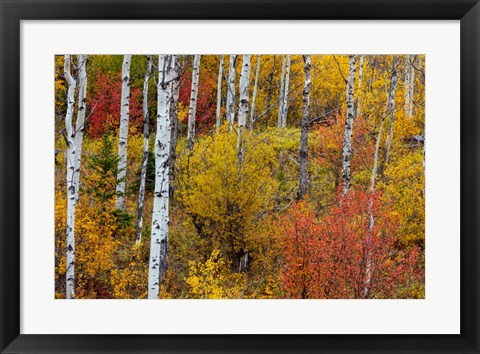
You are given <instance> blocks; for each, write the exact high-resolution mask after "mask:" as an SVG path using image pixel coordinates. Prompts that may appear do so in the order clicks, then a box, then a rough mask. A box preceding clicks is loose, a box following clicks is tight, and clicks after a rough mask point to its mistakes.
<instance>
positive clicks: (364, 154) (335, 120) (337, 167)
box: [312, 112, 376, 183]
mask: <svg viewBox="0 0 480 354" xmlns="http://www.w3.org/2000/svg"><path fill="white" fill-rule="evenodd" d="M344 129H345V113H344V112H339V113H336V114H334V115H332V116H331V117H330V118H329V119H328V120H326V121H325V122H323V123H322V124H317V126H316V127H315V128H314V130H313V135H314V138H313V140H314V144H313V146H314V147H313V151H312V152H313V153H314V154H315V155H316V156H317V158H316V159H317V162H318V164H319V165H320V166H325V167H327V168H328V169H329V170H331V171H333V172H334V174H335V179H336V182H337V183H340V178H341V171H342V147H343V139H344ZM370 130H371V128H370V127H369V125H368V122H367V121H366V120H365V119H361V118H358V119H355V122H354V126H353V134H352V144H353V155H352V162H351V170H352V173H356V172H358V171H360V170H362V169H364V168H365V161H372V160H373V154H374V152H375V142H376V141H375V136H374V135H373V134H372V133H371V131H370ZM315 155H314V156H315Z"/></svg>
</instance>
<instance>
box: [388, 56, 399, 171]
mask: <svg viewBox="0 0 480 354" xmlns="http://www.w3.org/2000/svg"><path fill="white" fill-rule="evenodd" d="M397 64H398V57H396V56H394V57H393V62H392V76H391V79H390V94H389V98H388V113H389V116H390V119H389V121H388V135H387V139H386V153H385V162H387V161H389V160H390V152H391V148H392V141H393V127H394V124H395V92H396V90H397Z"/></svg>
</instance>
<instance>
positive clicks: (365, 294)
mask: <svg viewBox="0 0 480 354" xmlns="http://www.w3.org/2000/svg"><path fill="white" fill-rule="evenodd" d="M384 125H385V118H384V119H382V123H381V124H380V129H379V131H378V135H377V142H376V144H375V155H374V158H373V168H372V176H371V178H370V200H369V205H368V214H369V218H370V221H369V225H368V240H367V252H366V256H365V258H366V260H365V265H366V266H365V287H364V290H363V297H364V298H367V297H368V295H369V293H370V282H371V280H372V256H371V247H372V244H371V240H372V232H373V227H374V226H375V218H374V216H373V199H372V198H373V192H374V191H375V179H376V176H377V171H378V153H379V150H380V140H381V139H382V134H383V126H384Z"/></svg>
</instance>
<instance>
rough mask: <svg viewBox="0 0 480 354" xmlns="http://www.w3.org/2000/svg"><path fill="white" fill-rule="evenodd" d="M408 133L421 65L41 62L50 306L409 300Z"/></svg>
mask: <svg viewBox="0 0 480 354" xmlns="http://www.w3.org/2000/svg"><path fill="white" fill-rule="evenodd" d="M424 123H425V56H424V55H414V54H406V55H361V54H358V55H289V54H285V55H280V54H277V55H57V56H56V57H55V298H59V299H65V298H67V299H74V298H75V299H98V298H100V299H117V298H118V299H120V298H122V299H143V298H149V299H159V298H160V299H163V298H173V299H178V298H188V299H200V298H201V299H207V298H210V299H215V298H227V299H278V298H287V299H289V298H299V299H324V298H328V299H349V298H358V299H367V298H374V299H375V298H376V299H390V298H395V299H397V298H424V296H425V256H424V254H425V252H424V251H425V195H424V193H425V124H424ZM52 158H53V157H52Z"/></svg>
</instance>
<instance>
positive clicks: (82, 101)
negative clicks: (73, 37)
mask: <svg viewBox="0 0 480 354" xmlns="http://www.w3.org/2000/svg"><path fill="white" fill-rule="evenodd" d="M87 59H88V55H85V54H80V55H78V57H77V72H78V97H77V100H78V108H77V121H76V123H75V171H74V180H75V204H77V202H78V192H79V191H80V167H81V160H82V146H83V131H84V129H85V112H86V110H87V70H86V65H87Z"/></svg>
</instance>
